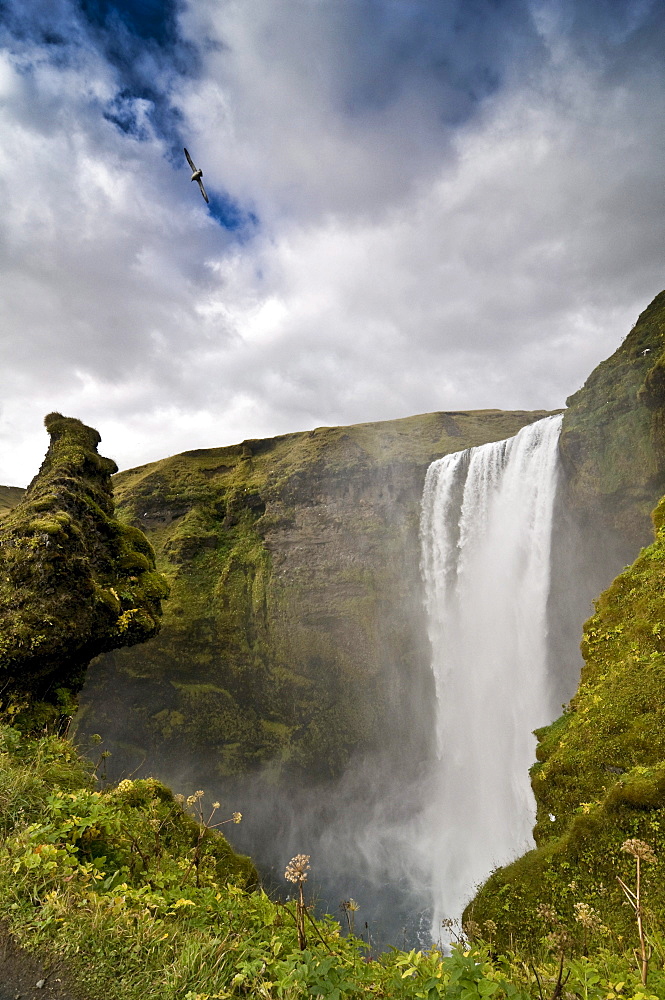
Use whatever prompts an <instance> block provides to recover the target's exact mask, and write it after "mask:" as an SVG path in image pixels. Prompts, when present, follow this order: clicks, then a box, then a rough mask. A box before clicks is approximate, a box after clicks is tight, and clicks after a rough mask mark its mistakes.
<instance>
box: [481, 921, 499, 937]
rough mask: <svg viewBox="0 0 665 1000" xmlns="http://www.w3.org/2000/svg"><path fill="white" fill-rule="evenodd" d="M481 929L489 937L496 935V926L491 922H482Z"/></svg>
mask: <svg viewBox="0 0 665 1000" xmlns="http://www.w3.org/2000/svg"><path fill="white" fill-rule="evenodd" d="M483 927H484V928H485V930H486V931H487V933H488V934H489V935H490V937H491V936H492V935H493V934H496V930H497V928H496V924H495V923H494V921H493V920H484V921H483Z"/></svg>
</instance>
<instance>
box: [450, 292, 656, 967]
mask: <svg viewBox="0 0 665 1000" xmlns="http://www.w3.org/2000/svg"><path fill="white" fill-rule="evenodd" d="M664 364H665V293H661V294H660V295H659V296H657V297H656V299H655V300H654V301H653V302H652V303H651V305H650V306H649V307H648V308H647V309H646V310H645V311H644V312H643V313H642V315H641V316H640V317H639V319H638V321H637V323H636V324H635V326H634V327H633V329H632V331H631V332H630V334H629V335H628V337H627V338H626V340H625V341H624V343H623V344H622V345H621V347H620V348H619V349H618V350H617V351H616V352H615V354H614V355H613V356H612V357H611V358H609V359H608V360H607V361H605V362H603V364H601V365H600V366H599V367H598V368H597V369H596V370H595V371H594V372H593V374H592V375H591V376H590V378H589V379H588V380H587V382H586V384H585V386H584V387H583V388H582V389H581V390H580V391H579V392H578V393H576V394H575V395H574V396H572V397H571V399H570V400H569V401H568V402H569V407H570V408H569V410H568V411H567V412H566V415H565V417H564V423H563V430H562V436H561V453H562V457H563V461H564V468H565V473H566V476H565V482H564V497H565V502H566V504H567V507H568V518H569V523H570V522H571V521H574V522H575V526H576V530H577V535H576V536H575V537H576V539H577V542H578V543H579V546H580V547H579V549H578V553H577V557H576V572H577V574H578V578H579V575H583V574H584V565H585V562H587V561H590V562H592V563H595V564H596V565H599V564H600V563H602V562H603V544H605V546H608V547H609V548H612V547H613V546H614V548H615V550H616V549H617V544H618V542H619V543H622V544H623V546H624V549H627V548H629V547H630V546H631V545H632V546H634V547H635V549H637V547H638V543H639V542H641V541H642V542H643V541H644V530H645V529H644V526H645V523H646V514H645V510H646V508H647V507H648V506H653V504H654V502H655V499H656V497H657V496H658V495H661V494H663V492H665V475H664V463H663V449H664V448H665V436H664V433H663V432H664V423H663V419H664V415H665V390H664V387H665V383H664V382H663V365H664ZM654 494H656V496H654ZM664 524H665V499H663V500H661V501H660V503H659V504H658V506H657V507H656V510H655V511H654V514H653V526H655V529H656V533H655V540H653V541H652V543H651V544H650V545H648V546H647V547H646V548H645V549H644V550H643V551H642V552H641V553H640V554H639V555H638V557H637V559H636V560H635V561H634V562H633V563H632V565H631V566H628V567H626V568H625V570H624V571H623V572H622V573H620V574H619V576H617V578H616V579H615V580H614V582H613V583H612V584H611V586H610V587H609V588H608V589H606V590H605V591H604V593H602V595H601V596H600V598H599V599H598V600H597V602H596V608H595V613H594V614H593V615H592V617H591V618H589V620H588V621H587V622H586V624H585V626H584V630H583V638H582V646H581V649H582V655H583V658H584V663H583V669H582V674H581V679H580V682H579V686H578V689H577V692H576V694H575V696H574V697H573V699H572V700H571V701H570V703H569V705H568V706H567V707H566V709H565V711H564V714H563V715H562V716H561V717H560V718H559V719H557V720H556V721H555V722H554V723H553V724H552V725H550V726H547V727H544V728H543V729H540V730H538V732H537V733H536V736H537V737H538V740H539V745H538V749H537V758H538V760H537V763H536V764H535V765H534V767H533V769H532V772H531V773H532V786H533V789H534V793H535V795H536V799H537V805H538V818H537V824H536V827H535V830H534V835H535V838H536V843H537V848H536V849H535V850H534V851H531V852H529V853H528V854H526V855H525V856H524V857H522V858H520V859H518V860H517V861H516V862H515V863H514V864H513V865H511V866H508V867H506V868H502V869H499V870H497V872H495V873H494V874H493V875H492V877H491V878H490V879H489V880H488V882H487V883H486V884H485V885H484V886H483V888H482V889H481V891H480V893H479V894H478V896H477V897H476V899H475V900H474V901H473V902H472V903H471V904H470V906H469V907H468V909H467V912H466V917H467V919H468V918H471V917H472V918H473V919H474V920H475V921H478V922H479V923H481V924H482V923H483V922H484V921H486V920H488V919H492V920H494V921H495V922H496V923H497V924H498V925H499V938H498V941H499V943H500V944H501V945H508V944H509V943H510V942H511V941H512V942H514V943H516V944H518V945H520V946H521V947H524V948H532V947H534V946H535V944H536V942H538V941H539V940H540V938H542V936H543V934H544V933H546V931H547V930H548V929H549V928H548V927H547V926H546V924H544V923H543V921H542V920H540V919H539V918H538V904H540V903H544V904H546V905H548V906H550V907H552V908H553V909H554V910H555V911H556V912H557V913H558V915H559V917H560V918H561V919H562V920H563V921H564V922H565V924H566V926H567V927H568V928H569V931H570V933H571V934H572V935H573V936H575V932H576V936H577V939H578V942H577V943H578V946H579V947H581V946H582V942H584V946H585V947H595V946H600V945H601V944H602V942H603V940H605V941H607V937H608V935H616V936H622V937H623V939H625V940H629V939H630V937H629V936H630V935H631V934H632V933H634V931H633V916H632V912H631V911H630V909H629V908H628V907H627V906H625V905H624V899H623V895H622V891H621V889H620V886H619V884H618V882H617V876H620V877H621V878H623V879H624V881H628V883H629V884H630V882H631V879H632V878H633V877H634V867H635V863H634V858H632V857H631V856H630V855H629V854H626V853H625V852H622V850H621V846H622V844H623V843H624V842H625V841H626V840H628V839H630V838H638V839H640V840H643V841H645V842H647V843H648V844H650V845H651V846H652V847H653V848H654V849H655V853H656V856H657V858H658V860H657V862H656V863H654V864H650V865H648V866H646V865H645V866H644V872H643V877H644V880H645V891H646V898H647V906H648V908H649V910H650V912H651V913H652V914H654V915H656V918H657V919H659V920H662V918H663V917H664V916H665V890H664V889H663V885H664V883H663V877H662V876H663V872H664V871H665V735H664V734H665V598H664V596H663V595H664V594H665V587H664V585H665V530H664V527H663V525H664ZM653 526H652V527H651V532H650V534H651V538H652V539H653ZM594 572H595V571H594V570H593V569H592V572H591V574H590V575H591V576H592V577H593V575H594ZM577 590H578V592H579V587H578V588H577ZM559 666H561V665H560V664H559ZM580 903H582V904H584V905H587V906H591V907H592V908H593V910H594V911H595V913H596V915H597V917H598V920H597V922H596V925H595V926H596V931H595V940H594V941H593V942H589V941H588V940H587V939H588V934H587V933H586V932H585V933H584V934H583V933H582V928H581V926H580V925H579V922H577V923H576V909H575V906H576V904H578V905H579V904H580ZM601 926H602V927H605V929H606V930H605V932H604V933H605V938H603V937H602V935H601V933H600V927H601Z"/></svg>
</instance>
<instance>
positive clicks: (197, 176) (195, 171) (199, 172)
mask: <svg viewBox="0 0 665 1000" xmlns="http://www.w3.org/2000/svg"><path fill="white" fill-rule="evenodd" d="M185 156H186V157H187V162H188V163H189V165H190V167H191V168H192V171H193V173H192V180H193V181H197V182H198V185H199V187H200V188H201V194H202V195H203V198H204V200H205V201H206V203H207V204H210V199H209V198H208V195H207V194H206V189H205V188H204V186H203V181H202V180H201V178H202V177H203V171H202V170H200V169H199V168H198V167H195V166H194V161H193V159H192V158H191V156H190V155H189V153H188V152H187V150H185Z"/></svg>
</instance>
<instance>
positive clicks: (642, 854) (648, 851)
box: [621, 837, 658, 863]
mask: <svg viewBox="0 0 665 1000" xmlns="http://www.w3.org/2000/svg"><path fill="white" fill-rule="evenodd" d="M621 850H622V851H625V852H626V854H632V855H633V857H634V858H638V859H639V860H640V861H651V862H653V863H655V862H656V861H657V860H658V858H657V857H656V853H655V851H654V849H653V847H651V845H650V844H647V843H645V841H643V840H637V838H636V837H632V838H631V839H630V840H624V842H623V844H622V845H621Z"/></svg>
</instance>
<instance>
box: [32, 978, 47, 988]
mask: <svg viewBox="0 0 665 1000" xmlns="http://www.w3.org/2000/svg"><path fill="white" fill-rule="evenodd" d="M35 986H36V987H37V989H38V990H41V988H42V987H43V986H46V980H45V979H38V980H37V982H36V983H35Z"/></svg>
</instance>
